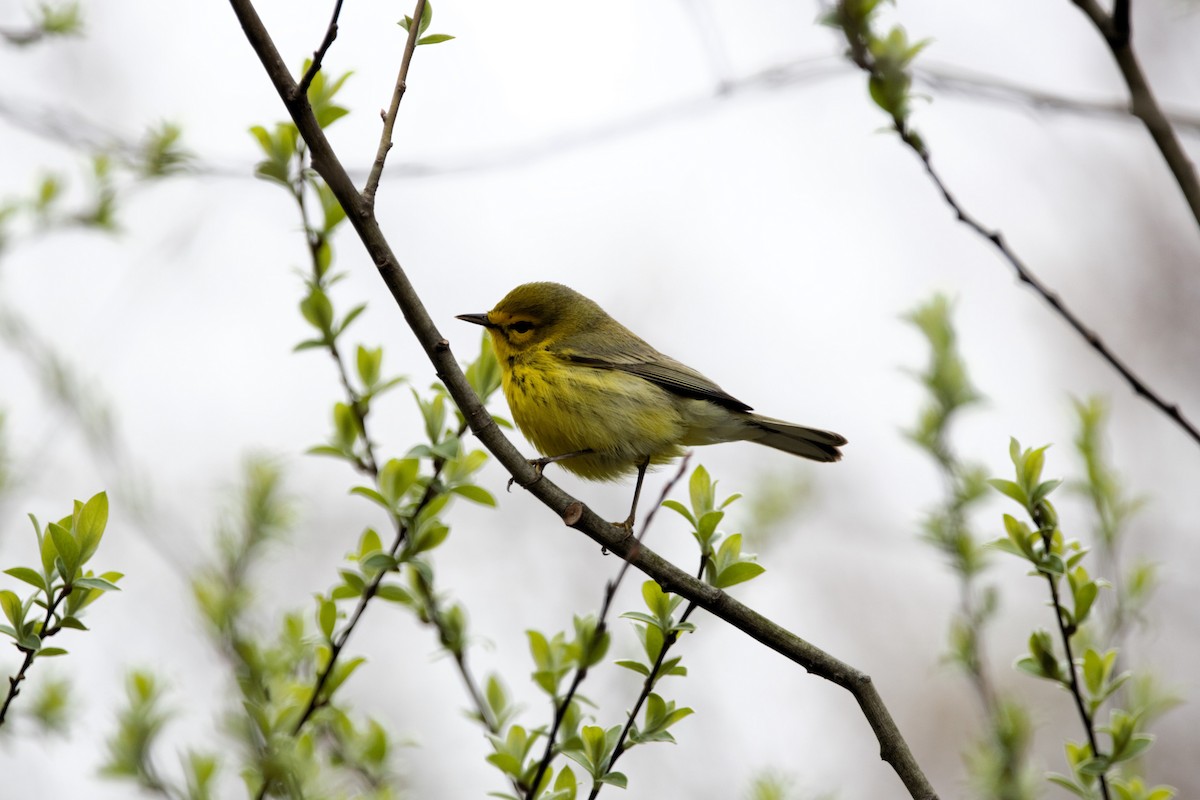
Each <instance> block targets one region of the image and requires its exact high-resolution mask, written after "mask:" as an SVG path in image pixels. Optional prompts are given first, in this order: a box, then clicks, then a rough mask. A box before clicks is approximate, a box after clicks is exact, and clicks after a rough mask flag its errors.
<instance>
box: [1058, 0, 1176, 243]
mask: <svg viewBox="0 0 1200 800" xmlns="http://www.w3.org/2000/svg"><path fill="white" fill-rule="evenodd" d="M1071 2H1073V3H1074V4H1075V5H1076V6H1078V7H1079V9H1080V10H1081V11H1083V13H1084V14H1085V15H1086V16H1087V18H1088V19H1090V20H1091V21H1092V24H1093V25H1094V26H1095V27H1096V30H1097V31H1099V32H1100V35H1101V36H1103V37H1104V41H1105V43H1106V44H1107V45H1108V49H1109V50H1110V51H1112V54H1113V59H1114V60H1115V61H1116V62H1117V68H1118V69H1119V70H1120V71H1121V77H1123V78H1124V79H1125V85H1126V86H1128V87H1129V109H1130V113H1132V114H1133V115H1134V116H1135V117H1137V118H1138V119H1140V120H1141V121H1142V123H1143V124H1144V125H1145V126H1146V130H1147V131H1148V132H1149V133H1150V136H1151V138H1153V139H1154V144H1155V145H1157V146H1158V151H1159V153H1160V154H1161V155H1162V158H1163V161H1165V162H1166V164H1167V168H1168V169H1170V170H1171V174H1172V175H1173V176H1174V178H1175V182H1176V183H1177V184H1179V190H1180V191H1181V192H1183V197H1184V200H1186V201H1187V204H1188V208H1189V209H1190V210H1191V212H1192V217H1193V219H1195V220H1196V225H1197V226H1200V179H1197V177H1196V167H1195V165H1194V164H1192V162H1191V159H1189V158H1188V156H1187V153H1186V152H1185V151H1184V149H1183V146H1182V145H1181V144H1180V143H1179V137H1178V136H1176V135H1175V129H1174V128H1173V127H1172V126H1171V122H1170V120H1168V119H1167V115H1166V114H1164V113H1163V110H1162V108H1160V107H1159V105H1158V100H1157V98H1156V97H1155V96H1154V92H1153V90H1151V88H1150V83H1149V81H1147V80H1146V74H1145V73H1144V72H1142V66H1141V64H1139V63H1138V59H1137V54H1136V53H1134V51H1133V39H1132V37H1131V23H1130V19H1129V6H1130V2H1129V0H1115V2H1114V3H1113V12H1112V14H1108V13H1107V12H1106V11H1105V10H1104V9H1103V8H1102V7H1101V6H1100V4H1099V3H1098V2H1097V0H1071Z"/></svg>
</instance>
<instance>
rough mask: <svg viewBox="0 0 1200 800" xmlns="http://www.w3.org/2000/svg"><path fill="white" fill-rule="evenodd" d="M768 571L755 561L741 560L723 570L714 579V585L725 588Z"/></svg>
mask: <svg viewBox="0 0 1200 800" xmlns="http://www.w3.org/2000/svg"><path fill="white" fill-rule="evenodd" d="M766 571H767V570H766V567H764V566H763V565H761V564H758V563H755V562H753V561H739V562H738V563H736V564H730V565H729V566H728V567H726V568H725V569H723V570H721V572H720V573H718V574H717V579H716V580H715V581H713V586H715V587H717V588H718V589H724V588H726V587H729V586H734V585H736V584H739V583H744V582H746V581H748V580H751V579H752V578H757V577H758V576H759V575H761V574H763V573H764V572H766Z"/></svg>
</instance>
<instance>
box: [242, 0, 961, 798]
mask: <svg viewBox="0 0 1200 800" xmlns="http://www.w3.org/2000/svg"><path fill="white" fill-rule="evenodd" d="M229 1H230V5H231V6H232V8H233V11H234V13H235V14H236V15H237V18H238V21H239V22H240V23H241V25H242V29H243V31H244V32H245V34H246V38H247V40H248V41H249V43H250V46H251V47H252V48H253V49H254V51H255V53H256V54H257V55H258V57H259V60H260V61H261V62H262V64H263V68H264V69H265V70H266V72H267V75H268V77H269V78H270V80H271V83H272V84H273V85H274V86H275V89H276V91H277V92H278V93H279V96H280V99H281V100H283V103H284V105H285V106H286V107H287V110H288V113H289V114H290V115H291V117H292V119H293V121H295V123H296V126H297V128H298V129H299V130H300V134H301V136H303V137H304V140H305V141H306V142H307V143H308V145H309V148H310V150H311V152H312V160H313V167H314V169H316V170H317V172H318V173H320V175H321V177H322V178H324V179H325V181H326V183H327V184H328V185H329V187H330V189H331V190H332V191H333V193H334V196H335V197H337V199H338V202H340V203H341V204H342V207H343V208H344V209H345V210H346V214H347V217H348V219H349V220H350V221H351V224H353V225H354V228H355V230H356V231H357V232H358V235H359V237H360V239H361V240H362V242H363V245H364V247H366V249H367V252H368V253H369V254H370V256H371V258H372V260H373V261H374V262H375V266H376V268H377V269H378V270H379V273H380V276H381V277H382V278H383V281H384V283H385V284H386V285H387V287H388V290H389V291H390V292H391V293H392V297H393V298H394V299H395V301H396V303H397V305H398V306H399V307H400V310H401V312H402V313H403V314H404V318H405V320H406V321H407V322H408V324H409V327H411V328H412V331H413V334H414V335H415V336H416V338H417V341H418V342H419V343H420V344H421V347H422V348H423V349H424V350H425V353H426V355H427V356H428V357H429V360H430V361H431V362H432V363H433V365H434V368H435V370H436V373H437V377H438V378H439V379H440V380H441V381H442V383H443V384H444V385H445V386H446V389H447V391H448V392H449V393H450V396H451V397H452V398H453V399H454V401H455V402H456V403H457V404H458V407H459V409H460V410H461V411H462V413H463V416H464V417H465V418H466V420H467V422H468V424H469V425H470V426H471V430H472V431H474V433H475V434H476V435H477V436H478V437H479V440H480V441H481V442H482V443H483V445H484V446H485V447H486V448H487V449H488V450H489V451H490V452H491V453H492V454H493V455H494V456H495V457H496V460H497V461H499V462H500V464H502V465H503V466H504V467H505V469H507V470H508V472H509V473H510V474H511V475H513V476H514V477H515V478H516V480H517V482H518V483H520V484H521V485H523V486H527V487H528V490H529V492H530V493H531V494H533V495H534V496H535V497H536V498H537V499H538V500H540V501H541V502H542V503H543V504H545V505H546V506H547V507H548V508H550V509H551V510H553V511H554V512H555V513H556V514H558V515H559V516H560V517H561V518H562V519H563V520H564V522H565V523H567V524H569V525H570V527H572V528H575V529H576V530H579V531H581V532H582V533H584V534H585V535H587V536H588V537H589V538H591V539H592V540H593V541H595V542H596V543H598V544H600V545H601V546H603V547H605V548H607V549H609V550H611V551H612V552H614V553H616V554H617V555H619V556H620V557H621V558H623V559H625V560H626V561H628V562H630V563H631V564H632V565H633V566H634V567H636V568H637V569H638V570H640V571H642V572H644V573H645V574H646V575H647V576H649V577H651V578H653V579H654V580H656V581H657V582H658V583H659V584H660V585H661V586H662V587H663V590H664V591H670V592H674V593H676V594H679V595H682V596H683V597H684V598H686V599H688V600H691V601H693V602H695V603H696V604H697V605H699V606H700V607H701V608H703V609H705V610H707V611H709V612H710V613H712V614H714V615H715V616H717V617H719V618H721V619H723V620H725V621H726V622H728V623H730V624H731V625H733V626H734V627H736V628H738V629H739V630H741V631H743V632H744V633H746V634H747V635H748V636H750V637H751V638H752V639H755V640H756V641H758V642H760V643H762V644H764V645H766V646H767V647H769V648H770V649H772V650H774V651H776V652H777V653H780V654H781V655H783V656H784V657H785V658H787V659H789V660H790V661H793V662H795V663H796V664H799V665H800V666H802V667H803V668H804V669H806V670H807V671H809V672H811V673H813V674H815V675H818V676H820V677H822V678H825V679H826V680H829V681H832V682H833V683H836V684H837V685H839V686H841V687H843V688H845V689H846V690H847V691H849V692H850V693H851V694H852V695H854V698H855V700H857V701H858V704H859V707H860V708H861V709H862V712H863V714H864V716H866V718H867V721H868V723H869V724H870V725H871V729H872V730H873V731H874V733H875V737H876V738H877V739H878V741H879V745H880V756H881V757H882V758H883V760H884V761H886V762H888V763H889V764H890V765H891V766H892V768H893V769H894V770H895V771H896V774H897V775H898V776H899V777H900V779H901V781H903V783H904V785H905V787H906V788H907V789H908V792H909V794H910V795H911V796H912V797H913V798H917V799H919V800H935V798H936V797H937V794H936V793H935V792H934V790H933V786H932V785H931V784H930V783H929V779H928V778H926V777H925V774H924V772H922V770H921V768H920V766H919V765H918V764H917V761H916V759H915V758H914V757H913V755H912V752H911V751H910V750H909V748H908V744H907V743H906V742H905V741H904V738H903V736H901V734H900V730H899V728H897V727H896V723H895V721H894V720H893V719H892V715H891V714H890V713H889V712H888V710H887V707H886V706H885V705H884V703H883V699H882V698H881V697H880V696H879V692H878V691H877V690H876V689H875V686H874V684H873V683H872V682H871V678H870V677H869V676H867V675H865V674H863V673H862V672H859V671H858V670H856V669H854V668H853V667H851V666H849V665H848V664H845V663H843V662H842V661H840V660H838V659H837V658H834V657H833V656H832V655H830V654H829V653H826V652H825V651H823V650H821V649H820V648H818V647H816V646H815V645H813V644H810V643H809V642H807V641H805V640H804V639H801V638H800V637H799V636H797V635H796V634H794V633H792V632H791V631H788V630H786V629H784V628H782V627H781V626H779V625H777V624H776V623H774V622H772V621H771V620H769V619H767V618H766V617H764V616H762V615H761V614H759V613H757V612H755V611H753V610H751V609H750V608H748V607H747V606H745V605H743V604H742V603H740V602H738V601H737V600H734V599H733V598H732V597H730V596H729V595H728V594H726V593H725V592H723V591H721V590H719V589H714V588H713V587H711V586H708V585H706V584H704V583H703V582H701V581H698V580H696V579H695V578H694V577H692V576H691V575H689V574H688V573H686V572H684V571H683V570H681V569H679V568H678V567H676V566H675V565H674V564H671V563H670V562H669V561H667V560H665V559H664V558H662V557H661V556H659V555H658V554H657V553H655V552H654V551H652V550H650V549H649V548H647V547H644V546H642V545H640V544H638V542H637V541H636V540H633V539H631V538H629V537H628V536H627V534H626V531H625V530H624V529H622V528H618V527H616V526H614V525H612V524H610V523H608V522H606V521H605V520H603V519H602V518H601V517H599V516H598V515H597V514H596V513H595V512H593V511H592V510H591V509H589V508H587V507H586V506H585V505H583V504H582V503H581V502H579V501H578V500H576V499H575V498H573V497H571V496H570V495H569V494H567V493H566V492H564V491H563V490H562V489H560V488H559V487H558V486H556V485H555V484H554V483H553V482H551V481H550V480H549V479H547V478H545V477H544V476H543V477H541V479H540V480H538V479H537V478H538V475H537V474H536V473H535V472H534V469H533V467H532V466H530V464H529V462H528V461H527V460H526V459H525V457H524V456H523V455H522V454H521V452H520V451H518V450H517V449H516V448H515V447H514V446H513V445H512V443H511V442H509V441H508V439H506V438H505V437H504V434H503V433H502V432H501V430H500V428H499V426H497V425H496V423H495V421H493V420H492V417H491V415H490V414H489V413H488V412H487V409H485V408H484V407H483V405H482V404H481V403H480V402H479V398H478V397H476V396H475V393H474V391H473V390H472V389H471V387H470V384H468V383H467V380H466V377H465V376H464V375H463V373H462V370H461V369H460V368H459V366H458V362H457V361H456V360H455V357H454V354H453V353H452V352H451V351H450V343H449V342H448V341H447V340H446V339H445V338H443V337H442V335H441V333H440V332H439V331H438V329H437V326H436V325H434V323H433V320H432V319H431V318H430V317H429V313H428V312H427V311H426V309H425V306H424V305H423V304H422V303H421V300H420V298H419V297H418V296H417V293H416V290H415V289H414V288H413V285H412V284H411V283H410V282H409V280H408V276H407V275H405V273H404V271H403V270H402V269H401V268H400V265H399V263H398V261H397V259H396V256H395V254H394V253H393V252H392V249H391V247H390V246H389V244H388V242H387V240H386V238H385V237H384V235H383V232H382V230H381V229H380V227H379V224H378V222H377V221H376V219H375V216H374V213H373V211H372V209H371V207H370V205H368V204H367V202H366V200H365V198H364V197H363V196H362V195H360V194H359V192H358V190H357V189H356V188H355V186H354V183H353V182H352V181H351V180H350V176H349V175H347V174H346V170H345V168H344V167H343V166H342V164H341V162H340V161H339V160H338V158H337V156H336V155H335V154H334V152H333V149H332V148H331V147H330V144H329V141H328V140H327V139H326V138H325V135H324V133H323V132H322V130H321V128H320V126H319V125H318V124H317V120H316V118H315V117H314V116H313V113H312V108H311V106H310V105H309V103H308V99H307V97H305V96H304V95H300V96H294V95H293V87H294V86H295V83H294V81H293V80H292V76H291V74H290V73H289V72H288V70H287V67H286V66H285V65H284V63H283V60H282V59H281V58H280V55H279V52H278V51H277V50H276V48H275V45H274V43H273V42H272V41H271V38H270V35H269V34H268V33H267V30H266V28H265V27H264V26H263V23H262V20H261V19H260V18H259V16H258V13H257V12H256V11H255V9H254V5H253V3H252V2H251V0H229ZM418 24H419V23H418Z"/></svg>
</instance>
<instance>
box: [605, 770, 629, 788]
mask: <svg viewBox="0 0 1200 800" xmlns="http://www.w3.org/2000/svg"><path fill="white" fill-rule="evenodd" d="M600 782H601V783H608V784H611V785H613V786H616V787H618V788H620V789H624V788H626V786H628V785H629V779H628V778H626V777H625V775H624V773H621V772H609V773H606V774H605V775H604V776H603V777H602V778H600Z"/></svg>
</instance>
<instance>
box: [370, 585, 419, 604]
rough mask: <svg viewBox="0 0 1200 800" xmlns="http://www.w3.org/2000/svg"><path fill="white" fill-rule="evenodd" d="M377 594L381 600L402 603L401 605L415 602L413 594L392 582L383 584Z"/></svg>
mask: <svg viewBox="0 0 1200 800" xmlns="http://www.w3.org/2000/svg"><path fill="white" fill-rule="evenodd" d="M375 594H376V596H377V597H378V598H379V599H380V600H387V601H389V602H392V603H400V604H401V605H406V606H411V605H413V602H414V601H413V597H412V595H411V594H409V593H408V592H407V591H405V590H404V589H403V588H401V587H399V586H396V585H395V584H392V583H384V584H381V585H380V587H379V589H378V590H376V592H375Z"/></svg>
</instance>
